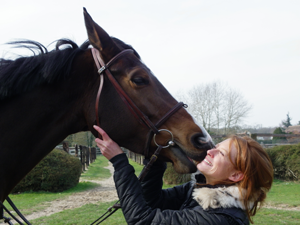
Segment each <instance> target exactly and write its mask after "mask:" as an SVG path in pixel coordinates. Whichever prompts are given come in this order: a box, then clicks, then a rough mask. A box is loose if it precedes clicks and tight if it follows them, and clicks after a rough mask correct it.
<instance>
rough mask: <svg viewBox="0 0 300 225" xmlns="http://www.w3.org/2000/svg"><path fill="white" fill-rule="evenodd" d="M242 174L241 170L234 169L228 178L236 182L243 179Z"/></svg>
mask: <svg viewBox="0 0 300 225" xmlns="http://www.w3.org/2000/svg"><path fill="white" fill-rule="evenodd" d="M243 178H244V174H243V173H242V172H241V171H235V172H234V173H233V174H231V176H230V177H228V179H229V180H231V181H233V182H238V181H240V180H243Z"/></svg>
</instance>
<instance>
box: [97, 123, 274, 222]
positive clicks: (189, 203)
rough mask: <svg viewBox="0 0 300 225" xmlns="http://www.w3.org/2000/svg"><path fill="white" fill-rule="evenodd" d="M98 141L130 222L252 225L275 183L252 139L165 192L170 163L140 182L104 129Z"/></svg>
mask: <svg viewBox="0 0 300 225" xmlns="http://www.w3.org/2000/svg"><path fill="white" fill-rule="evenodd" d="M94 128H95V129H96V130H97V131H98V132H99V133H100V134H101V135H102V137H103V140H100V139H98V138H97V139H96V143H97V146H98V147H99V148H100V149H101V152H102V154H103V155H104V156H105V157H106V158H107V159H108V160H110V161H111V162H112V164H113V166H114V168H115V172H114V180H115V185H116V188H117V192H118V196H119V199H120V202H121V206H122V210H123V214H124V216H125V219H126V222H127V223H128V224H222V225H223V224H230V225H233V224H249V220H250V221H251V222H252V220H251V217H252V216H254V215H255V213H256V210H257V209H258V207H259V206H260V205H261V204H262V203H263V201H264V200H265V198H266V193H267V192H268V191H269V190H270V188H271V185H272V181H273V167H272V163H271V161H270V159H269V157H268V155H267V154H266V152H265V151H264V150H263V149H262V147H261V146H260V145H259V144H258V143H257V142H255V141H254V140H252V139H251V138H248V137H237V136H232V137H231V138H229V139H227V140H225V141H223V142H221V143H219V144H218V145H216V147H215V148H214V149H211V150H208V151H207V156H206V158H205V159H204V160H203V161H202V162H198V163H197V168H198V170H199V171H201V174H200V175H198V176H196V182H197V183H196V182H195V181H191V182H188V183H185V184H183V185H179V186H176V187H173V188H170V189H166V190H162V189H161V188H162V176H163V173H164V171H165V169H166V164H165V163H164V162H161V161H157V162H155V163H154V164H153V166H152V167H151V169H150V171H149V173H148V174H147V175H146V177H145V178H144V180H143V182H142V183H141V184H140V183H139V181H138V179H137V177H136V176H135V175H134V169H133V167H132V166H131V165H130V164H129V163H128V159H127V157H126V155H125V154H124V153H123V151H122V150H121V148H120V147H119V146H118V145H117V144H116V143H115V142H114V141H112V140H111V139H110V138H109V136H108V135H107V134H106V133H105V132H104V131H103V130H102V129H101V128H99V127H97V126H94Z"/></svg>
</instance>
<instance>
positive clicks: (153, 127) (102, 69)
mask: <svg viewBox="0 0 300 225" xmlns="http://www.w3.org/2000/svg"><path fill="white" fill-rule="evenodd" d="M91 51H92V54H93V57H94V61H95V64H96V66H97V68H98V73H99V74H100V85H99V89H98V93H97V98H96V103H95V110H96V123H97V125H98V126H100V122H99V114H98V112H99V100H100V95H101V91H102V88H103V82H104V76H103V74H104V73H105V75H106V76H107V77H108V79H109V80H110V82H111V83H112V84H113V86H114V88H115V89H116V91H117V92H118V94H119V95H120V97H121V99H122V100H123V101H124V102H125V104H126V105H127V107H128V108H129V110H130V111H131V113H132V114H133V115H134V116H135V117H136V118H137V119H138V120H139V121H140V123H142V124H143V125H145V126H146V127H148V128H149V129H150V131H149V133H148V136H147V142H146V147H145V151H144V155H145V157H146V158H147V157H148V153H149V147H150V143H151V140H152V138H154V143H155V144H156V145H157V146H159V145H158V144H157V143H156V141H155V136H154V137H153V135H154V134H155V135H157V134H158V133H160V132H162V131H166V132H168V133H169V134H170V135H171V140H170V141H169V143H168V144H167V145H166V146H162V148H167V147H169V146H170V145H174V142H173V134H172V133H171V132H170V131H169V130H165V129H161V130H158V127H160V126H161V125H162V124H163V123H164V122H166V120H167V119H169V118H170V117H171V116H172V115H173V114H174V113H175V112H177V111H178V110H179V109H180V108H182V107H187V106H186V105H185V104H184V103H182V102H179V103H177V104H176V105H175V106H174V107H173V108H172V109H171V110H170V111H168V112H167V113H166V114H165V115H164V116H163V117H162V118H161V119H160V120H159V121H158V122H157V123H156V124H153V123H152V122H151V121H150V120H149V118H148V117H147V116H146V115H145V114H144V113H143V112H142V111H141V110H140V109H139V108H138V107H137V106H136V104H135V103H134V102H133V101H132V100H131V98H130V97H129V96H128V95H127V94H126V92H125V91H124V90H123V88H122V87H121V86H120V84H119V83H118V82H117V80H116V79H115V78H114V76H113V75H112V74H111V72H110V71H109V67H110V66H111V65H112V64H113V63H114V62H115V61H116V60H117V59H118V58H120V57H121V56H123V55H125V54H128V53H133V50H132V49H125V50H123V51H121V52H120V53H118V54H117V55H116V56H114V57H113V58H112V59H111V60H110V61H109V62H108V63H107V64H105V63H104V61H103V60H102V59H101V57H100V53H99V51H98V50H97V49H95V48H92V49H91ZM98 135H99V138H102V137H101V135H100V134H99V133H98Z"/></svg>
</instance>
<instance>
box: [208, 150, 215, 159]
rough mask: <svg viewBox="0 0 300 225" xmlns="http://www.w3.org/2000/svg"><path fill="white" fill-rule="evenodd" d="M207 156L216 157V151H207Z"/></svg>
mask: <svg viewBox="0 0 300 225" xmlns="http://www.w3.org/2000/svg"><path fill="white" fill-rule="evenodd" d="M207 155H209V156H210V157H212V158H213V157H214V149H210V150H208V151H207Z"/></svg>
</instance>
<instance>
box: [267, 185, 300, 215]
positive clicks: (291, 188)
mask: <svg viewBox="0 0 300 225" xmlns="http://www.w3.org/2000/svg"><path fill="white" fill-rule="evenodd" d="M267 202H268V203H270V204H272V205H279V204H284V205H287V206H290V207H295V206H299V205H300V183H299V182H292V181H289V182H287V181H280V180H275V181H274V182H273V185H272V188H271V190H270V192H269V193H268V196H267ZM299 214H300V212H299Z"/></svg>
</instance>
